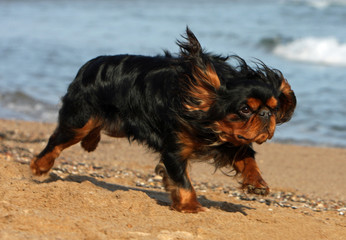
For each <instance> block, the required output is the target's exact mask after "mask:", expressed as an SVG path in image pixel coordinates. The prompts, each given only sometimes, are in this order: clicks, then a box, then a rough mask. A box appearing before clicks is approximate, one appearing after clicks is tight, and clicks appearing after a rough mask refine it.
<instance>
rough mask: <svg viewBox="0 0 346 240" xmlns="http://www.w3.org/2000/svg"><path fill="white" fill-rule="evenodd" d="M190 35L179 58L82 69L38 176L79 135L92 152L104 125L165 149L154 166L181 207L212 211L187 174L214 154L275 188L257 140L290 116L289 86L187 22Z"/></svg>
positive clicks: (126, 58) (118, 61)
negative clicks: (209, 44) (207, 41)
mask: <svg viewBox="0 0 346 240" xmlns="http://www.w3.org/2000/svg"><path fill="white" fill-rule="evenodd" d="M185 40H186V41H184V42H180V41H178V45H179V47H180V55H179V56H176V57H174V56H172V55H171V54H170V53H168V52H166V54H165V55H164V56H156V57H147V56H135V55H116V56H100V57H97V58H95V59H93V60H91V61H89V62H87V63H86V64H85V65H84V66H82V68H81V69H80V70H79V72H78V74H77V76H76V78H75V80H74V81H73V82H72V83H71V85H70V86H69V88H68V91H67V94H66V95H65V96H64V97H63V99H62V103H63V105H62V107H61V109H60V112H59V122H58V126H57V128H56V130H55V132H54V133H53V135H52V136H51V137H50V139H49V142H48V144H47V146H46V148H45V149H44V150H43V151H42V152H41V153H40V154H39V155H38V156H37V157H35V158H34V159H33V160H32V162H31V165H30V167H31V169H32V171H33V173H34V174H36V175H41V174H44V173H47V172H48V171H49V170H50V169H51V168H52V166H53V164H54V160H55V159H56V158H57V157H58V156H59V154H60V153H61V152H62V151H63V150H64V149H65V148H67V147H69V146H71V145H73V144H76V143H78V142H81V145H82V147H83V148H84V149H85V150H86V151H89V152H90V151H93V150H95V149H96V147H97V144H98V142H99V141H100V132H101V131H103V132H104V133H105V134H107V135H110V136H113V137H127V138H128V139H129V140H130V141H134V140H136V141H138V142H140V143H143V144H145V145H147V146H148V147H149V148H151V149H153V150H155V151H157V152H159V153H160V154H161V161H160V163H159V164H158V166H157V167H156V172H157V173H159V174H161V175H162V176H163V182H164V184H165V187H166V190H167V191H169V192H170V194H171V198H172V208H173V209H175V210H177V211H181V212H199V211H204V210H205V208H204V207H202V206H201V204H200V203H199V202H198V201H197V197H196V193H195V191H194V189H193V186H192V185H191V181H190V178H189V174H188V170H187V166H188V162H189V160H191V159H200V160H201V159H202V160H203V159H205V160H206V161H207V160H210V159H212V160H213V163H214V165H215V167H216V168H221V167H229V168H231V169H234V170H235V171H236V173H239V174H241V176H242V188H244V189H247V191H248V192H251V193H256V194H264V195H265V194H268V192H269V188H268V186H267V183H266V182H265V181H264V180H263V179H262V177H261V174H260V171H259V169H258V167H257V164H256V162H255V151H254V150H253V149H252V143H253V142H256V143H259V144H261V143H263V142H265V141H266V140H267V139H271V138H272V137H273V134H274V130H275V127H276V125H277V124H281V123H284V122H286V121H288V120H289V119H290V118H291V116H292V114H293V111H294V109H295V106H296V98H295V95H294V93H293V91H292V90H291V87H290V85H289V84H288V83H287V81H286V80H285V78H284V77H283V76H282V74H281V72H280V71H278V70H273V69H270V68H268V67H267V66H266V65H264V64H263V63H259V64H258V65H259V67H256V68H250V67H249V66H248V65H247V64H246V63H245V61H244V60H243V59H241V58H240V57H237V56H230V57H221V56H218V55H213V54H210V53H206V52H205V51H203V50H202V48H201V46H200V44H199V42H198V40H197V38H196V37H195V35H194V34H193V33H192V32H191V31H190V30H189V29H187V30H186V37H185ZM227 60H233V62H234V61H236V62H237V64H236V65H235V66H234V65H231V64H229V63H227Z"/></svg>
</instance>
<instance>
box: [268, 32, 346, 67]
mask: <svg viewBox="0 0 346 240" xmlns="http://www.w3.org/2000/svg"><path fill="white" fill-rule="evenodd" d="M273 52H274V54H276V55H279V56H281V57H284V58H287V59H290V60H295V61H304V62H312V63H320V64H326V65H337V66H346V43H341V42H339V41H338V40H337V39H336V38H333V37H329V38H314V37H307V38H301V39H297V40H294V41H292V42H290V43H287V44H285V45H278V46H276V47H275V48H274V50H273Z"/></svg>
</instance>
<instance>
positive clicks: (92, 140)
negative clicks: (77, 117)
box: [81, 126, 102, 152]
mask: <svg viewBox="0 0 346 240" xmlns="http://www.w3.org/2000/svg"><path fill="white" fill-rule="evenodd" d="M101 129H102V126H98V127H96V128H94V129H93V130H91V131H90V132H89V133H88V135H86V136H85V137H84V138H83V139H82V141H81V146H82V147H83V148H84V150H85V151H87V152H92V151H94V150H95V149H96V147H97V145H98V143H99V142H100V140H101V133H100V132H101Z"/></svg>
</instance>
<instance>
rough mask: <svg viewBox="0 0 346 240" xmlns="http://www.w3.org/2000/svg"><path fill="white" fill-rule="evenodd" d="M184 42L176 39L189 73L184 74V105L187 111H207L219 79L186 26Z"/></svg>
mask: <svg viewBox="0 0 346 240" xmlns="http://www.w3.org/2000/svg"><path fill="white" fill-rule="evenodd" d="M184 39H185V40H187V41H186V42H180V41H178V45H179V47H180V51H181V57H182V58H184V59H185V60H186V62H187V63H189V66H190V67H191V74H189V75H185V76H184V78H185V80H184V81H186V82H185V90H186V95H187V96H186V98H185V103H184V106H185V107H186V109H187V110H188V111H199V110H200V111H205V112H206V111H208V110H209V108H210V106H211V105H212V104H213V103H214V102H215V99H216V91H217V89H219V88H220V79H219V77H218V75H217V73H216V71H215V69H214V66H213V64H212V63H211V62H210V61H208V59H207V58H205V56H204V53H203V49H202V47H201V45H200V43H199V42H198V40H197V38H196V36H195V35H194V34H193V32H191V30H190V29H189V28H186V37H184ZM204 58H205V59H204Z"/></svg>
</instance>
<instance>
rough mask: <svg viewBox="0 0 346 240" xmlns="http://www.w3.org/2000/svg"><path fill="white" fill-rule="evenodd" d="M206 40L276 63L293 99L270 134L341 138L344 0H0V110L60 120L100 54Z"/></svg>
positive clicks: (345, 141)
mask: <svg viewBox="0 0 346 240" xmlns="http://www.w3.org/2000/svg"><path fill="white" fill-rule="evenodd" d="M186 26H189V28H190V29H191V30H192V31H193V32H194V33H195V34H196V36H197V37H198V39H199V41H200V42H201V44H202V46H203V47H204V48H205V49H206V50H207V51H210V52H214V53H216V54H222V55H232V54H236V55H239V56H241V57H242V58H244V59H245V60H246V61H248V62H249V64H250V65H252V66H255V63H256V61H258V60H257V59H260V60H262V61H263V62H264V63H265V64H267V65H268V66H270V67H273V68H277V69H279V70H281V71H282V72H283V74H284V76H285V77H286V78H287V80H288V81H289V83H290V84H291V86H292V88H293V89H294V91H295V93H296V96H297V100H298V105H297V109H296V112H295V114H294V116H293V118H292V120H291V121H290V122H288V123H286V124H283V125H282V126H278V127H277V130H276V133H275V137H274V139H273V140H272V141H273V142H280V143H292V144H300V145H313V146H327V147H328V146H333V147H342V148H345V147H346V0H261V1H258V0H213V1H210V0H174V1H172V0H97V1H95V0H0V118H5V119H20V120H28V121H43V122H56V119H57V112H58V109H59V107H60V104H61V103H60V99H61V97H62V96H63V95H64V94H65V92H66V89H67V87H68V85H69V83H70V82H71V81H72V80H73V78H74V77H75V75H76V73H77V71H78V69H79V68H80V67H81V65H82V64H84V63H85V62H86V61H88V60H89V59H91V58H94V57H96V56H99V55H116V54H124V53H130V54H143V55H157V54H161V53H162V52H163V50H169V51H171V52H173V53H174V52H175V53H176V52H178V47H177V45H176V43H175V42H176V40H177V39H181V35H182V34H184V32H185V29H186Z"/></svg>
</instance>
